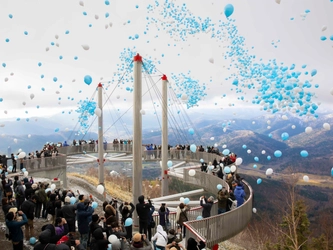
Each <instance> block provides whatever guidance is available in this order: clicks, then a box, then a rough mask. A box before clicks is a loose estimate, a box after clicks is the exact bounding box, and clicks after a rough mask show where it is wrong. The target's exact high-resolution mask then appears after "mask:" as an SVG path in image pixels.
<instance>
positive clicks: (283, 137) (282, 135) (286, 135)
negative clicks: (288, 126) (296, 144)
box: [281, 132, 289, 141]
mask: <svg viewBox="0 0 333 250" xmlns="http://www.w3.org/2000/svg"><path fill="white" fill-rule="evenodd" d="M281 139H282V140H283V141H286V140H288V139H289V134H288V133H286V132H284V133H282V134H281Z"/></svg>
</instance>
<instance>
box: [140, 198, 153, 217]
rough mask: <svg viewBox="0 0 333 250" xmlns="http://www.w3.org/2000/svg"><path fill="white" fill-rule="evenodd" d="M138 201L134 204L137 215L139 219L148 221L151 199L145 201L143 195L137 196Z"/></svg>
mask: <svg viewBox="0 0 333 250" xmlns="http://www.w3.org/2000/svg"><path fill="white" fill-rule="evenodd" d="M138 201H139V203H137V204H136V212H137V214H138V216H139V220H140V221H142V222H148V221H149V212H150V208H151V207H152V204H151V201H150V200H148V202H149V203H145V201H144V196H143V195H141V196H139V198H138Z"/></svg>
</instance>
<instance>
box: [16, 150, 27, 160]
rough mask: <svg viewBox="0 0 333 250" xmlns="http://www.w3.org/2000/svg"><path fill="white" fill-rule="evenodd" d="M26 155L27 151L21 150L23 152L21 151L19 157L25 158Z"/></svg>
mask: <svg viewBox="0 0 333 250" xmlns="http://www.w3.org/2000/svg"><path fill="white" fill-rule="evenodd" d="M25 156H26V153H25V152H21V153H19V155H18V158H19V159H23V158H24V157H25Z"/></svg>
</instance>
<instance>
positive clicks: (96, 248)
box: [90, 227, 109, 250]
mask: <svg viewBox="0 0 333 250" xmlns="http://www.w3.org/2000/svg"><path fill="white" fill-rule="evenodd" d="M92 236H93V237H92V241H91V244H90V250H104V249H107V248H108V244H109V241H108V240H107V239H106V237H104V235H103V230H102V228H101V227H99V228H96V229H95V230H94V232H93V233H92Z"/></svg>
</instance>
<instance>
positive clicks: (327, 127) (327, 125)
mask: <svg viewBox="0 0 333 250" xmlns="http://www.w3.org/2000/svg"><path fill="white" fill-rule="evenodd" d="M323 128H324V129H325V130H330V129H331V126H330V125H329V124H328V123H327V122H325V123H324V124H323Z"/></svg>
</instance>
